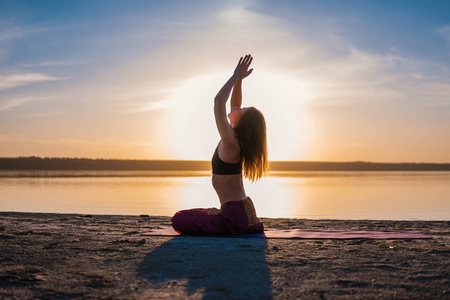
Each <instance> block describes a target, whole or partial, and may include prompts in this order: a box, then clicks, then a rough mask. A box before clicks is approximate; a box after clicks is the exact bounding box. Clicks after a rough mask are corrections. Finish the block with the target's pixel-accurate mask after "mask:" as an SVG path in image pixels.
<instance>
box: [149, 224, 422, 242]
mask: <svg viewBox="0 0 450 300" xmlns="http://www.w3.org/2000/svg"><path fill="white" fill-rule="evenodd" d="M142 235H145V236H192V235H184V234H179V233H178V232H176V231H175V230H174V229H173V228H172V227H162V228H158V229H153V230H150V231H148V232H145V233H142ZM202 236H211V237H230V238H267V239H337V240H349V239H377V240H385V239H431V237H429V236H426V235H424V234H422V233H420V232H418V231H355V230H320V229H286V230H284V229H274V228H267V229H265V230H264V233H258V234H244V235H215V236H212V235H202Z"/></svg>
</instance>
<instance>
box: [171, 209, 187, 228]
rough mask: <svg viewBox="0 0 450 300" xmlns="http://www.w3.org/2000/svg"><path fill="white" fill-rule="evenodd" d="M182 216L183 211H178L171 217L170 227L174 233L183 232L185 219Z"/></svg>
mask: <svg viewBox="0 0 450 300" xmlns="http://www.w3.org/2000/svg"><path fill="white" fill-rule="evenodd" d="M184 215H185V213H184V211H179V212H177V213H176V214H175V215H174V216H173V217H172V227H173V229H175V230H176V231H179V232H181V231H182V230H183V228H184V225H185V223H186V218H185V216H184Z"/></svg>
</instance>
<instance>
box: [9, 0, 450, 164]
mask: <svg viewBox="0 0 450 300" xmlns="http://www.w3.org/2000/svg"><path fill="white" fill-rule="evenodd" d="M245 54H252V55H253V57H254V60H253V63H252V67H253V69H254V71H253V73H252V74H251V75H250V76H249V77H248V78H246V79H245V80H244V82H243V106H255V107H257V108H259V109H260V110H261V111H262V112H263V113H264V115H265V118H266V123H267V132H268V146H269V159H270V160H299V161H373V162H436V163H450V2H449V1H438V0H436V1H415V0H411V1H388V0H385V1H356V0H355V1H345V0H344V1H331V0H330V1H170V0H168V1H111V0H104V1H103V0H97V1H82V0H81V1H80V0H79V1H52V0H48V1H20V0H18V1H3V0H0V157H18V156H41V157H85V158H107V159H108V158H118V159H183V160H184V159H188V160H191V159H192V160H209V159H210V158H211V156H212V154H213V152H214V148H215V147H216V145H217V143H218V141H219V139H220V136H219V134H218V132H217V129H216V126H215V122H214V116H213V105H214V96H215V95H216V93H217V92H218V91H219V90H220V88H221V87H222V85H223V84H224V83H225V82H226V81H227V80H228V78H229V77H230V76H231V75H232V73H233V70H234V67H235V66H236V64H237V62H238V60H239V58H240V57H241V56H243V55H245Z"/></svg>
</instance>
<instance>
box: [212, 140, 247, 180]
mask: <svg viewBox="0 0 450 300" xmlns="http://www.w3.org/2000/svg"><path fill="white" fill-rule="evenodd" d="M211 166H212V173H213V174H217V175H236V174H241V173H242V163H241V162H237V163H234V164H230V163H226V162H224V161H223V160H221V159H220V157H219V146H217V147H216V151H214V155H213V157H212V160H211Z"/></svg>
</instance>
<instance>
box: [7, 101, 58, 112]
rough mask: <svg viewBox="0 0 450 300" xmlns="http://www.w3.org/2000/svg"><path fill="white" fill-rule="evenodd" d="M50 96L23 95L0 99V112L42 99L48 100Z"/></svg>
mask: <svg viewBox="0 0 450 300" xmlns="http://www.w3.org/2000/svg"><path fill="white" fill-rule="evenodd" d="M48 99H50V98H49V97H23V98H13V99H7V100H2V99H0V112H2V111H7V110H11V109H14V108H17V107H19V106H23V105H25V104H27V103H30V102H36V101H42V100H48Z"/></svg>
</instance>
